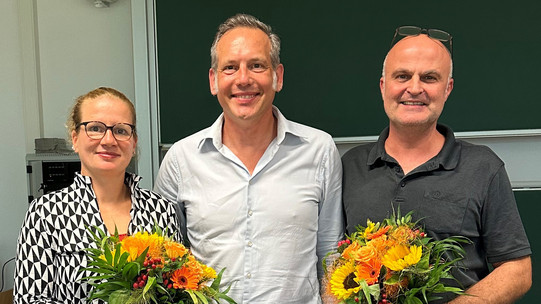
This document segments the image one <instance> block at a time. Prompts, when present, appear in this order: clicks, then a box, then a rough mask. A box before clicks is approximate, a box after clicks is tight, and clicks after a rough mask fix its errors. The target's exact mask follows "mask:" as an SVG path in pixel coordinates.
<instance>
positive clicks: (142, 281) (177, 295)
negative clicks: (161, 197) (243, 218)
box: [83, 227, 235, 304]
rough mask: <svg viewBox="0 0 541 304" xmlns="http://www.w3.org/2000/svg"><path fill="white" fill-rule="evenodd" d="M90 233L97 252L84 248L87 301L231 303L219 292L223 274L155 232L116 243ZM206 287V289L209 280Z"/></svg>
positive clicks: (100, 233) (112, 303)
mask: <svg viewBox="0 0 541 304" xmlns="http://www.w3.org/2000/svg"><path fill="white" fill-rule="evenodd" d="M96 230H97V233H95V232H93V231H90V233H91V235H92V237H93V239H94V242H95V243H96V245H97V248H88V249H86V250H87V252H88V256H89V264H88V267H87V268H85V269H83V270H86V271H90V272H91V273H92V274H93V275H91V276H88V277H85V278H84V279H85V280H88V281H89V284H90V285H92V286H93V288H92V291H91V293H90V296H89V301H91V300H93V299H102V300H104V301H106V302H108V303H110V304H130V303H137V304H139V303H141V304H143V303H149V304H150V303H156V304H188V303H190V304H191V303H193V304H198V303H204V304H207V303H209V302H212V301H213V300H214V301H215V302H216V303H218V300H219V299H223V300H225V301H227V302H228V303H235V301H234V300H233V299H231V298H230V297H228V296H227V295H226V294H227V292H228V291H229V288H227V290H225V291H223V292H220V291H219V289H218V287H219V285H220V281H221V277H222V274H223V271H224V270H225V269H222V270H221V271H220V273H219V274H216V271H215V270H214V269H212V268H211V267H208V266H206V265H205V264H203V263H201V262H199V261H197V260H196V259H195V257H194V256H193V255H192V254H191V252H190V251H189V250H188V249H186V248H185V247H184V246H183V245H182V244H180V243H177V242H174V241H172V240H171V239H170V238H168V237H166V236H164V233H163V231H162V230H161V229H159V228H157V227H155V228H154V232H153V233H152V234H150V233H148V232H146V231H145V232H137V233H136V234H135V235H132V236H127V237H125V238H123V239H122V240H120V239H119V236H118V233H117V232H115V235H113V236H107V235H106V234H105V233H104V232H103V231H102V230H101V229H99V228H97V229H96ZM211 280H214V281H213V282H212V285H210V286H208V285H207V284H208V283H209V282H210V281H211Z"/></svg>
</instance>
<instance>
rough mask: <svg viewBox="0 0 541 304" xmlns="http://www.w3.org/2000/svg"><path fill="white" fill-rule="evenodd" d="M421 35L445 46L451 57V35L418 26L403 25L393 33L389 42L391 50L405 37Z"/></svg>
mask: <svg viewBox="0 0 541 304" xmlns="http://www.w3.org/2000/svg"><path fill="white" fill-rule="evenodd" d="M421 34H425V35H427V36H428V37H430V38H432V39H436V40H439V41H441V42H442V43H443V45H445V46H446V47H447V49H448V50H449V54H451V58H452V57H453V36H451V34H449V33H447V32H446V31H442V30H437V29H424V28H420V27H418V26H411V25H405V26H401V27H398V28H397V29H396V30H395V32H394V36H393V40H392V41H391V48H392V47H393V46H394V45H395V44H396V43H397V42H398V41H400V39H402V38H404V37H406V36H418V35H421ZM446 44H448V45H446Z"/></svg>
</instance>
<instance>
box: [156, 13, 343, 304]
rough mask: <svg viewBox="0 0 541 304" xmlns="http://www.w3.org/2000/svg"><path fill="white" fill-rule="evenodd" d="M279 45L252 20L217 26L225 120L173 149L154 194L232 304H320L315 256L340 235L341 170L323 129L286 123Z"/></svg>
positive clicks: (216, 66) (215, 84)
mask: <svg viewBox="0 0 541 304" xmlns="http://www.w3.org/2000/svg"><path fill="white" fill-rule="evenodd" d="M279 54H280V40H279V38H278V36H276V34H274V33H273V32H272V30H271V28H270V27H269V26H268V25H266V24H264V23H262V22H260V21H259V20H258V19H256V18H255V17H253V16H250V15H244V14H239V15H236V16H233V17H231V18H229V19H228V20H226V21H225V22H224V23H223V24H222V25H221V26H220V27H219V29H218V32H217V34H216V37H215V40H214V43H213V45H212V48H211V60H212V66H211V68H210V70H209V84H210V91H211V93H212V94H213V95H216V96H217V98H218V101H219V103H220V105H221V107H222V109H223V114H222V115H220V117H218V119H217V120H216V122H215V123H214V124H213V125H212V126H211V127H209V128H207V129H204V130H202V131H200V132H198V133H195V134H193V135H191V136H188V137H187V138H184V139H182V140H180V141H178V142H177V143H175V144H174V145H173V146H172V147H171V149H170V150H169V151H168V153H167V154H166V156H165V158H164V160H163V162H162V164H161V168H160V172H159V174H158V178H157V181H156V185H155V190H156V191H157V192H159V193H161V194H163V195H164V196H165V197H167V198H169V199H172V200H175V201H177V202H178V203H179V205H180V208H181V210H182V217H184V218H183V219H182V224H183V226H184V227H185V228H186V234H187V239H188V241H189V242H190V244H191V248H192V251H193V253H194V255H195V256H196V257H198V258H200V259H201V260H202V261H203V262H205V263H207V264H209V265H210V266H212V267H214V268H215V269H216V270H217V271H219V270H221V269H222V268H225V267H226V268H227V270H226V271H225V274H224V277H223V280H222V282H223V284H222V285H227V284H230V283H233V285H232V288H231V291H230V292H229V294H228V295H229V296H231V297H232V298H233V299H235V300H236V301H237V303H302V304H310V303H321V298H320V295H319V278H321V276H322V273H323V270H322V269H321V260H322V258H323V257H324V256H325V254H326V253H327V252H329V251H331V250H332V249H333V248H335V246H336V243H337V242H338V241H339V240H340V239H341V238H342V237H343V229H344V227H343V225H344V224H343V213H342V206H341V195H342V167H341V161H340V156H339V153H338V150H337V149H336V146H335V144H334V142H333V140H332V138H331V137H330V135H328V134H327V133H325V132H323V131H320V130H317V129H314V128H311V127H307V126H304V125H301V124H298V123H295V122H291V121H288V120H287V119H286V118H285V117H284V116H283V115H282V114H281V113H280V111H279V110H278V108H276V107H275V106H273V100H274V96H275V94H276V92H279V91H280V90H281V89H282V85H283V75H284V67H283V65H282V64H281V63H280V56H279Z"/></svg>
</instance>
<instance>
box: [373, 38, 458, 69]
mask: <svg viewBox="0 0 541 304" xmlns="http://www.w3.org/2000/svg"><path fill="white" fill-rule="evenodd" d="M414 53H415V54H416V56H428V57H427V59H430V60H434V61H435V62H438V63H441V64H442V65H445V66H446V70H448V72H446V74H445V75H446V76H447V78H448V79H451V78H452V77H453V61H452V59H451V53H450V52H449V50H448V49H447V48H446V47H445V45H443V43H441V41H439V40H436V39H433V38H430V37H428V36H427V35H425V34H421V35H418V36H407V37H405V38H403V39H402V40H400V41H398V42H397V43H396V44H395V45H394V46H393V47H392V48H391V50H389V52H388V53H387V56H386V57H385V60H384V61H383V70H382V74H381V75H382V78H383V79H385V74H386V66H387V62H388V60H389V57H391V58H392V59H398V60H402V59H403V58H402V57H403V56H408V54H410V55H411V54H414Z"/></svg>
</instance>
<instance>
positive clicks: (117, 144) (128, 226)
mask: <svg viewBox="0 0 541 304" xmlns="http://www.w3.org/2000/svg"><path fill="white" fill-rule="evenodd" d="M135 124H136V122H135V109H134V106H133V104H132V103H131V102H130V100H129V99H128V98H127V97H126V96H125V95H124V94H122V93H121V92H119V91H117V90H115V89H112V88H105V87H101V88H97V89H95V90H92V91H90V92H88V93H87V94H85V95H83V96H80V97H79V98H77V99H76V101H75V105H74V106H73V109H72V111H71V113H70V115H69V118H68V122H67V127H68V131H69V134H70V137H71V140H72V143H73V149H74V151H75V152H76V153H78V154H79V158H80V160H81V172H80V173H76V176H75V180H74V182H73V184H71V185H70V186H69V187H66V188H64V189H61V190H58V191H55V192H51V193H48V194H45V195H43V196H42V197H40V198H37V199H35V200H34V201H33V202H32V203H31V204H30V207H29V210H28V212H27V214H26V217H25V220H24V223H23V226H22V229H21V233H20V235H19V240H18V244H17V261H16V269H15V283H14V300H15V303H85V302H86V301H85V299H86V297H87V296H88V293H89V292H90V288H91V286H90V285H88V284H87V283H86V282H83V281H81V278H83V277H86V276H89V275H90V273H89V272H87V271H81V269H82V268H84V267H86V266H87V258H86V255H85V251H84V248H89V247H94V244H93V241H92V240H91V239H90V234H89V233H88V227H94V226H97V227H99V228H100V229H102V230H103V231H106V232H107V233H108V234H110V235H112V234H114V233H115V231H118V233H119V235H120V237H121V238H122V237H123V236H125V235H131V234H134V233H136V232H137V231H140V230H145V231H149V232H150V231H151V230H152V228H153V226H154V225H155V224H156V225H158V226H159V227H160V228H162V229H164V230H165V229H167V231H168V233H169V235H170V236H172V237H173V238H174V239H176V240H177V241H179V240H180V238H181V236H180V231H179V228H178V227H179V225H178V220H177V215H176V211H175V210H176V209H175V206H174V205H173V203H171V202H170V201H167V200H165V199H163V198H161V196H159V195H158V194H155V193H154V192H152V191H149V190H145V189H141V188H139V187H138V182H139V180H140V177H138V176H137V175H135V174H133V173H128V172H126V168H127V167H128V165H129V163H130V161H131V159H132V158H133V157H134V155H135V154H136V148H137V133H136V128H135Z"/></svg>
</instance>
